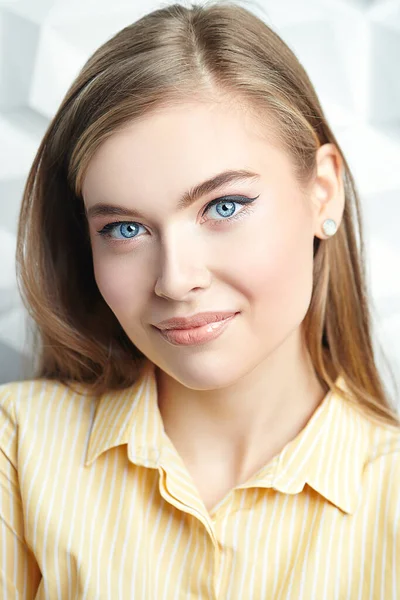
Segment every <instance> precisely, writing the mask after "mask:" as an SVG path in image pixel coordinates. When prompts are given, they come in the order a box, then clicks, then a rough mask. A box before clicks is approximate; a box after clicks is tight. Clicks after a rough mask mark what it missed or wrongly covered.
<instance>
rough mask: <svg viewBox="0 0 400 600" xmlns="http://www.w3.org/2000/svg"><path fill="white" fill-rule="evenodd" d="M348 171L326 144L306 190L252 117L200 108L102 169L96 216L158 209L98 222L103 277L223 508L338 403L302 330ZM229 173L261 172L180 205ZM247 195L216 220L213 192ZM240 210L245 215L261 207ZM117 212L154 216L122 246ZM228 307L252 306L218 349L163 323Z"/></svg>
mask: <svg viewBox="0 0 400 600" xmlns="http://www.w3.org/2000/svg"><path fill="white" fill-rule="evenodd" d="M341 168H342V165H341V159H340V155H339V153H338V151H337V149H336V147H335V146H334V145H332V144H325V145H323V146H321V147H320V148H319V150H318V152H317V174H316V176H315V178H314V179H313V180H312V182H311V184H310V186H309V188H308V190H307V193H306V194H304V192H302V191H301V190H300V186H299V184H298V182H297V181H296V179H295V176H294V173H293V165H292V163H291V159H290V157H289V156H288V155H287V154H286V153H285V152H284V151H283V150H282V149H281V148H279V146H277V145H276V144H274V143H273V141H272V136H271V139H270V138H269V137H268V132H266V131H264V132H263V133H262V134H261V132H260V126H259V124H258V123H257V122H256V121H255V119H254V117H253V116H252V115H251V113H250V112H249V111H245V110H244V108H243V107H239V106H234V105H233V104H227V103H226V102H204V103H200V102H196V103H195V102H192V103H188V104H182V105H179V106H178V105H177V106H174V107H173V108H168V109H165V110H163V111H159V112H158V113H155V114H152V115H149V116H146V117H145V118H144V119H142V120H140V121H137V122H134V123H133V124H129V126H127V127H125V129H124V130H123V131H120V132H118V133H116V134H114V135H113V136H111V137H110V138H108V140H106V141H105V142H104V143H103V145H102V146H101V147H100V148H99V150H98V151H97V153H96V154H95V155H94V157H93V158H92V160H91V162H90V164H89V168H88V170H87V171H86V174H85V178H84V182H83V191H82V194H83V198H84V203H85V207H86V210H88V209H89V208H90V207H92V206H93V205H94V204H96V203H99V202H106V203H109V204H113V205H123V206H125V207H127V208H131V209H137V210H140V211H141V212H142V213H144V215H145V216H146V218H145V219H144V220H143V219H142V220H141V221H139V220H138V219H132V218H131V219H130V218H129V217H126V216H115V215H114V216H111V217H107V216H102V217H96V218H93V219H91V218H90V219H89V229H90V237H91V245H92V252H93V265H94V271H95V277H96V282H97V285H98V288H99V290H100V292H101V294H102V296H103V297H104V299H105V301H106V302H107V304H108V305H109V306H110V308H111V309H112V311H113V312H114V314H115V315H116V317H117V319H118V321H119V322H120V324H121V326H122V327H123V329H124V330H125V332H126V333H127V335H128V336H129V338H130V339H131V341H132V342H133V343H134V344H135V345H136V346H137V347H138V348H139V349H140V350H141V351H142V352H143V353H144V354H145V355H146V356H147V357H148V358H149V359H150V360H151V361H153V363H155V365H156V367H157V369H156V374H157V383H158V405H159V408H160V412H161V415H162V418H163V422H164V427H165V431H166V433H167V434H168V435H169V437H170V439H171V440H172V442H173V444H174V445H175V447H176V448H177V450H178V452H179V453H180V455H181V457H182V458H183V460H184V462H185V463H186V465H187V467H188V469H189V470H190V472H191V474H192V476H193V478H194V480H195V481H196V483H197V486H198V489H199V491H200V493H201V494H202V495H203V498H204V501H205V503H206V505H207V506H209V507H211V506H212V505H214V504H215V502H216V501H217V500H218V499H219V498H220V497H221V496H223V494H224V493H226V492H227V491H228V490H229V489H230V488H231V487H232V486H234V485H237V484H239V483H240V482H244V481H245V480H246V479H247V478H248V477H250V476H251V474H252V473H254V472H255V471H256V470H258V469H259V468H261V467H262V466H263V465H264V464H266V462H267V461H268V460H269V459H271V458H272V457H273V456H274V455H275V454H277V453H278V452H279V451H280V450H281V449H282V448H283V447H284V446H285V445H286V444H287V443H288V442H289V441H290V440H291V439H293V438H294V437H295V436H296V435H297V434H298V433H299V432H300V431H301V429H303V427H304V426H305V424H306V423H307V421H308V420H309V418H310V417H311V415H312V414H313V412H314V411H315V409H316V408H317V407H318V405H319V404H320V403H321V401H322V400H323V398H324V396H325V393H326V392H325V391H324V390H323V388H322V387H321V386H320V384H319V382H318V380H317V378H316V375H315V372H314V369H313V367H312V364H311V361H310V357H309V354H308V352H307V350H306V348H305V347H304V345H303V343H302V336H301V330H302V329H301V326H302V321H303V319H304V317H305V315H306V312H307V309H308V307H309V303H310V299H311V291H312V269H313V240H314V236H317V237H320V238H322V239H326V237H327V236H326V235H325V234H324V233H323V230H322V224H323V222H324V220H325V219H327V218H332V219H334V220H335V221H336V224H337V226H339V225H340V221H341V217H342V213H343V208H344V190H343V184H342V179H341ZM226 169H248V170H251V171H255V172H257V173H258V174H259V175H260V177H259V179H258V180H256V181H248V182H243V183H234V184H229V185H225V186H223V188H221V189H220V190H218V191H217V192H213V193H211V194H208V195H206V196H203V197H202V198H200V199H199V200H197V201H196V202H195V203H194V204H193V205H192V206H190V207H188V208H186V209H185V210H183V211H178V210H177V202H178V199H179V198H180V197H181V195H182V194H183V193H184V192H185V191H186V190H188V189H189V188H191V187H192V186H194V185H195V184H197V183H199V182H201V181H203V180H205V179H207V178H209V177H210V176H212V175H215V174H217V173H219V172H221V171H224V170H226ZM232 194H235V195H240V196H245V197H255V196H258V195H259V197H258V199H257V200H255V202H254V203H252V204H251V205H250V207H251V210H249V211H248V212H246V213H244V214H243V215H242V217H243V218H240V219H237V220H234V221H231V222H230V223H229V222H228V221H227V222H225V223H223V222H222V221H223V219H224V218H225V219H226V217H224V216H221V215H220V214H219V213H218V212H217V210H216V207H215V206H214V207H211V208H209V209H208V210H207V212H206V213H205V214H203V213H204V211H205V209H206V206H207V204H208V203H209V202H210V201H211V200H214V199H215V198H221V197H222V198H223V197H224V196H227V195H232ZM235 206H236V211H235V213H234V214H238V213H239V212H241V211H245V210H246V207H245V206H241V205H235ZM220 207H221V205H220ZM231 212H232V211H231ZM217 220H218V221H219V222H218V223H217V224H216V226H213V223H214V225H215V221H217ZM115 221H124V222H125V223H127V224H133V223H139V224H140V225H139V227H137V229H136V232H137V233H136V237H131V238H129V237H128V238H126V237H125V238H124V235H125V236H126V235H127V234H126V230H123V231H122V232H121V228H120V227H116V228H114V231H113V233H112V236H113V239H111V240H108V241H107V239H104V238H101V236H99V235H96V233H97V231H98V230H100V229H101V228H102V227H104V225H106V224H107V223H112V222H115ZM128 235H129V234H128ZM213 309H217V310H218V309H219V310H235V311H241V312H240V314H239V315H237V316H236V318H235V319H234V320H233V321H232V322H231V323H230V325H229V326H228V328H227V329H226V330H225V331H224V333H223V334H222V335H221V336H220V337H218V338H217V339H215V340H213V341H211V342H209V343H207V344H204V345H200V346H173V345H171V344H169V343H168V342H167V341H166V340H164V339H163V337H162V336H161V335H160V334H159V333H158V332H157V330H155V329H154V328H153V327H152V324H156V323H158V322H160V321H161V320H163V319H167V318H169V317H173V316H181V315H183V316H190V315H193V314H195V313H198V312H203V311H208V310H213Z"/></svg>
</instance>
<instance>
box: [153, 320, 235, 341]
mask: <svg viewBox="0 0 400 600" xmlns="http://www.w3.org/2000/svg"><path fill="white" fill-rule="evenodd" d="M237 314H238V313H230V314H229V315H228V316H227V317H226V318H224V319H220V320H219V321H212V322H209V323H207V324H205V325H201V326H200V327H192V328H190V329H158V332H159V333H160V335H161V336H162V337H163V338H164V339H165V340H166V341H167V342H169V343H170V344H172V345H174V346H196V345H199V344H205V343H206V342H209V341H211V340H214V339H215V338H217V337H219V336H220V335H221V334H222V333H223V331H225V329H226V328H227V327H229V323H230V322H231V321H232V320H233V319H234V318H235V317H236V315H237Z"/></svg>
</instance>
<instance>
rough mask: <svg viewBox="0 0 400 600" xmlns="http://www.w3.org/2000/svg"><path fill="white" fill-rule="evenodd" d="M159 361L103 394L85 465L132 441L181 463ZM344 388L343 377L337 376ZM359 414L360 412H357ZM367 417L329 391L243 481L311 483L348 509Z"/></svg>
mask: <svg viewBox="0 0 400 600" xmlns="http://www.w3.org/2000/svg"><path fill="white" fill-rule="evenodd" d="M154 371H155V366H154V364H153V363H152V362H151V361H146V362H145V363H144V366H143V369H142V371H141V374H140V376H139V377H138V379H137V381H136V382H135V383H134V385H133V386H131V387H129V388H127V389H124V390H118V391H111V392H109V393H106V394H104V395H102V396H101V397H100V398H99V401H98V404H97V406H96V412H95V416H94V421H93V425H92V430H91V433H90V437H89V443H88V449H87V454H86V460H85V466H89V465H90V464H91V463H92V462H93V461H94V460H96V458H97V457H98V456H100V455H101V454H102V453H103V452H105V451H106V450H108V449H110V448H113V447H115V446H119V445H121V444H127V445H128V457H129V459H130V460H131V461H132V462H133V463H135V464H139V465H143V466H145V467H152V468H158V467H159V465H160V459H161V455H162V453H163V450H165V454H164V457H168V460H169V461H171V465H172V463H175V465H178V464H179V465H180V466H181V467H182V464H183V463H182V461H181V459H180V457H178V456H174V453H175V454H176V452H174V448H173V445H172V444H171V441H170V440H169V438H168V436H167V435H166V433H165V430H164V426H163V422H162V418H161V414H160V411H159V408H158V404H157V386H156V379H155V372H154ZM336 383H337V384H338V385H339V387H341V388H342V389H346V385H345V382H344V380H343V379H342V378H341V377H339V378H338V379H337V382H336ZM357 414H358V416H357ZM365 423H366V421H365V418H363V417H362V416H361V414H360V413H358V411H356V409H355V408H354V407H353V406H352V405H351V404H350V403H349V402H348V401H347V400H345V398H344V397H343V396H342V395H341V394H334V393H333V392H332V391H329V392H328V393H327V394H326V396H325V397H324V399H323V401H322V402H321V404H319V406H318V407H317V409H316V410H315V411H314V413H313V415H312V416H311V418H310V419H309V421H308V422H307V424H306V426H305V427H304V428H303V429H302V430H301V432H300V433H299V434H298V435H297V436H296V437H295V438H294V439H293V440H291V441H290V442H289V443H288V444H286V446H285V447H284V448H283V450H282V451H281V452H280V453H279V454H278V455H277V456H276V457H275V458H274V459H273V460H272V461H270V462H269V463H268V465H267V466H266V467H265V468H263V469H261V470H260V471H258V472H257V473H256V474H255V475H254V476H253V477H251V478H250V479H249V480H248V481H247V482H246V483H245V484H243V485H242V486H238V487H255V486H258V487H272V488H274V489H276V490H278V491H281V492H283V493H286V494H297V493H299V492H301V491H302V490H303V488H304V486H305V485H306V484H307V485H308V486H310V487H311V488H313V489H314V490H315V491H316V492H317V493H318V494H320V495H322V496H323V497H324V498H326V499H327V500H328V501H330V502H331V503H332V504H334V505H335V506H337V507H338V508H340V509H341V510H342V511H344V512H345V513H348V514H352V513H353V512H354V511H355V510H356V508H357V504H358V500H359V497H360V492H361V485H362V472H363V468H364V464H365V460H366V454H367V451H368V447H367V442H368V438H367V435H368V434H367V428H366V425H365Z"/></svg>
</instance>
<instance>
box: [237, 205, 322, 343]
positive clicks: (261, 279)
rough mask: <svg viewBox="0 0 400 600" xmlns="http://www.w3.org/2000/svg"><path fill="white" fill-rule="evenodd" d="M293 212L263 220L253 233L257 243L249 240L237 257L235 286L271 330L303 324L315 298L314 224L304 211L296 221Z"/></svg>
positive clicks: (251, 233)
mask: <svg viewBox="0 0 400 600" xmlns="http://www.w3.org/2000/svg"><path fill="white" fill-rule="evenodd" d="M287 214H290V213H289V211H288V210H286V211H282V214H281V215H279V214H275V215H274V216H273V219H271V218H268V219H267V220H265V219H263V218H260V219H259V221H258V222H257V224H256V225H255V227H254V228H252V231H251V232H250V238H251V242H250V240H248V242H247V243H246V244H245V243H244V241H243V245H242V244H241V250H240V248H238V249H237V251H236V256H234V257H233V264H235V265H236V270H235V285H236V287H237V288H239V289H240V290H241V292H242V294H243V296H244V297H246V298H247V300H248V302H249V304H250V307H251V311H252V315H253V317H254V319H256V321H257V324H258V325H260V323H264V324H265V325H266V326H267V327H268V330H269V331H270V332H271V331H272V330H273V329H274V328H276V330H277V331H278V330H281V329H282V327H285V326H286V327H290V326H292V325H293V326H294V325H297V324H299V323H300V322H301V321H302V320H303V318H304V316H305V314H306V312H307V309H308V306H309V303H310V299H311V291H312V272H313V233H312V229H311V226H312V223H311V221H310V219H309V216H308V215H307V214H306V213H305V212H304V211H302V210H301V209H300V210H297V211H295V214H294V212H293V211H292V216H291V218H290V219H288V218H287ZM268 223H273V226H271V225H268ZM243 248H247V250H246V253H244V252H243Z"/></svg>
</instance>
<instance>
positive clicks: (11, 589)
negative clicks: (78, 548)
mask: <svg viewBox="0 0 400 600" xmlns="http://www.w3.org/2000/svg"><path fill="white" fill-rule="evenodd" d="M8 385H9V384H5V385H3V386H0V597H1V598H2V599H3V600H30V599H33V598H35V596H36V592H37V589H38V586H39V584H40V581H41V579H42V575H41V572H40V569H39V566H38V564H37V562H36V559H35V557H34V555H33V554H32V552H31V551H30V549H29V548H28V546H27V544H26V541H25V536H24V517H23V507H22V500H21V494H20V488H19V481H18V471H17V423H16V420H15V415H14V407H13V402H12V396H13V394H12V392H11V391H9V390H7V387H8Z"/></svg>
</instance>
